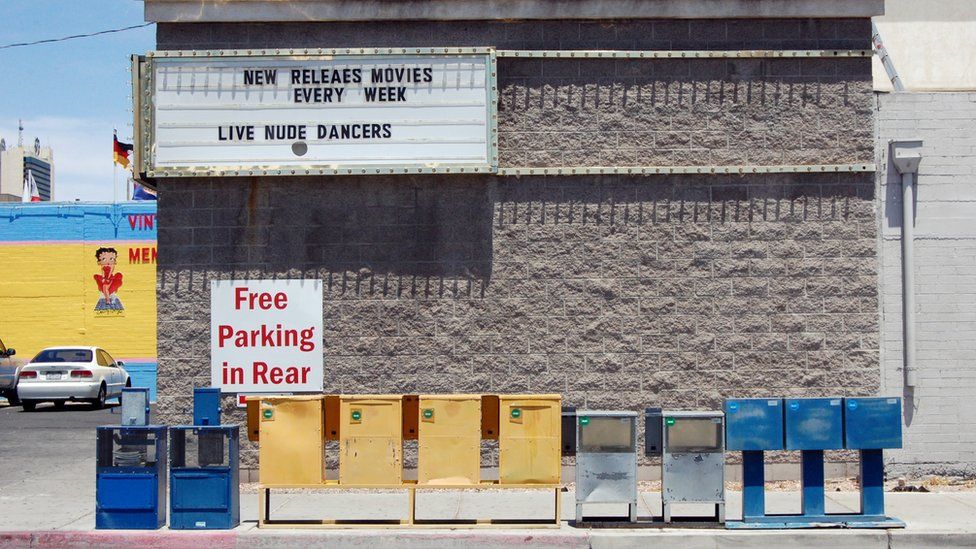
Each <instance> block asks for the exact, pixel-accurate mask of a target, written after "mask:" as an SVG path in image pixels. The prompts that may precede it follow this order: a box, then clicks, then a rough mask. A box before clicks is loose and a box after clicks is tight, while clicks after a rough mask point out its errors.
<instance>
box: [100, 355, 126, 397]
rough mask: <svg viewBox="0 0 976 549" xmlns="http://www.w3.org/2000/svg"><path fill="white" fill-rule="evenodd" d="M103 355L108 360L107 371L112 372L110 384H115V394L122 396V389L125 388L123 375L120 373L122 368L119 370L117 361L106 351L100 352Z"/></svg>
mask: <svg viewBox="0 0 976 549" xmlns="http://www.w3.org/2000/svg"><path fill="white" fill-rule="evenodd" d="M102 352H103V353H105V358H107V359H108V364H109V369H110V370H111V371H112V383H114V384H115V388H114V391H111V392H114V393H116V394H120V395H121V394H122V387H124V386H125V374H124V373H123V372H122V368H119V364H118V361H116V360H115V358H114V357H113V356H112V355H110V354H108V351H102Z"/></svg>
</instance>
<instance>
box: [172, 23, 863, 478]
mask: <svg viewBox="0 0 976 549" xmlns="http://www.w3.org/2000/svg"><path fill="white" fill-rule="evenodd" d="M869 28H870V25H869V23H868V22H867V21H866V20H857V21H845V20H842V21H790V20H771V21H768V22H760V21H728V22H726V21H693V22H689V21H645V22H639V23H623V22H607V23H589V22H533V23H510V22H509V23H505V22H472V23H432V22H425V23H400V24H385V23H383V24H374V23H370V24H322V23H316V24H312V23H309V24H295V25H249V24H225V25H205V24H185V25H183V24H160V25H159V30H158V36H157V38H158V42H159V44H158V45H159V47H160V48H161V49H192V48H217V47H228V48H230V47H253V48H258V47H279V46H280V47H312V46H314V47H349V46H362V47H366V46H377V47H382V46H404V45H407V46H409V45H416V46H458V45H495V46H497V47H499V48H510V49H538V48H567V49H572V48H587V47H600V48H619V49H669V48H676V49H690V48H693V49H704V48H714V49H740V48H744V49H777V48H811V49H813V48H859V49H860V48H867V47H868V46H869V38H870V32H869ZM870 68H871V67H870V60H869V59H866V58H864V59H809V60H802V61H801V60H768V59H767V60H749V61H733V60H729V61H720V62H716V61H710V60H687V61H671V60H654V61H652V60H641V61H621V62H612V61H607V60H591V61H568V62H567V61H557V60H545V61H541V60H536V61H527V60H511V59H509V60H500V62H499V80H500V86H501V101H500V105H499V109H500V112H499V118H500V120H499V128H500V133H501V135H500V139H499V142H500V156H501V162H502V164H503V165H505V166H516V165H533V166H559V165H566V164H572V165H614V164H652V165H688V164H692V165H694V164H697V165H707V164H758V165H770V164H793V163H795V164H819V163H847V162H863V163H870V162H872V161H873V144H872V137H873V136H872V132H871V128H872V127H873V111H872V108H873V98H872V94H871V83H870V77H871V75H870ZM160 191H161V192H160V202H159V216H160V226H161V227H162V228H161V229H160V239H159V240H160V255H159V269H160V271H159V287H158V293H159V303H160V307H159V309H160V313H159V320H160V322H159V340H160V342H159V355H160V382H159V383H160V390H161V397H160V402H159V413H160V416H161V417H160V419H161V421H165V422H177V421H185V420H186V418H187V417H188V416H189V400H190V388H191V387H192V386H193V385H205V384H207V383H209V368H210V363H209V348H208V346H209V327H210V326H209V281H210V280H211V279H213V278H235V277H236V278H243V277H254V278H267V277H286V276H287V277H317V278H321V279H322V280H323V281H324V284H325V288H326V289H325V299H326V301H325V311H324V316H325V318H324V322H325V337H326V341H325V348H326V376H325V377H326V381H325V387H324V389H325V390H326V391H329V392H343V391H345V392H373V391H376V392H394V393H406V392H420V391H425V392H439V391H444V392H488V391H491V392H523V391H526V392H559V393H562V394H563V395H564V396H565V402H566V404H571V405H577V406H587V407H593V408H629V409H640V408H643V407H644V406H648V405H655V404H656V405H662V406H665V407H671V408H716V407H718V406H719V405H720V402H721V399H722V398H724V397H726V396H732V395H737V396H749V395H756V396H760V395H777V396H779V395H783V396H788V395H810V396H813V395H828V394H873V393H875V392H876V391H877V389H878V386H879V383H880V370H879V366H878V365H879V359H878V346H879V343H878V330H879V328H878V302H877V266H876V241H877V222H876V216H875V198H874V180H873V177H872V176H871V175H866V174H861V175H856V174H824V175H790V174H787V175H778V176H760V175H752V176H741V177H740V176H734V177H731V176H709V175H701V176H683V177H666V176H649V177H636V176H599V177H598V176H587V177H583V176H580V177H546V178H543V177H522V178H514V177H512V178H498V177H490V176H436V177H364V178H350V177H344V178H298V179H288V178H265V179H262V178H241V179H198V180H179V181H161V182H160ZM228 405H230V403H228ZM231 417H232V418H235V419H237V420H242V419H243V415H242V414H240V413H239V412H237V413H235V414H232V416H231ZM255 454H256V453H255V452H254V451H253V448H252V447H251V446H247V448H246V451H245V453H244V461H245V464H246V465H248V466H253V465H254V463H255V460H256V455H255Z"/></svg>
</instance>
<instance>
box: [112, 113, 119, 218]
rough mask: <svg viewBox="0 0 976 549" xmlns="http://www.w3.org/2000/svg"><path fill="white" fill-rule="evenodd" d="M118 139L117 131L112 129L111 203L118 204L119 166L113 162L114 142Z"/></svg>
mask: <svg viewBox="0 0 976 549" xmlns="http://www.w3.org/2000/svg"><path fill="white" fill-rule="evenodd" d="M117 139H118V129H116V128H112V144H113V145H112V146H113V151H112V155H113V157H112V202H113V203H116V204H118V202H119V165H118V163H116V162H115V156H114V155H115V151H114V146H115V141H116V140H117Z"/></svg>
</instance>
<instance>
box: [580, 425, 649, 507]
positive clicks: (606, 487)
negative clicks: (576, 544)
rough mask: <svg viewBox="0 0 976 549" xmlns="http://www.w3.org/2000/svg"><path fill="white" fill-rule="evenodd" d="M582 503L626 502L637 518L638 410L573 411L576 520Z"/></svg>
mask: <svg viewBox="0 0 976 549" xmlns="http://www.w3.org/2000/svg"><path fill="white" fill-rule="evenodd" d="M584 503H626V504H627V505H628V518H627V520H629V521H630V522H636V521H637V412H630V411H617V412H606V411H599V412H597V411H577V412H576V522H577V523H581V522H583V504H584Z"/></svg>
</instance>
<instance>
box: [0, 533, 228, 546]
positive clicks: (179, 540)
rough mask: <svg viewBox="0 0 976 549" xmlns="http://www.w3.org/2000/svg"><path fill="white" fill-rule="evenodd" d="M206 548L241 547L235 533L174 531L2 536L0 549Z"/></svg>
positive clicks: (14, 534) (11, 534) (17, 534)
mask: <svg viewBox="0 0 976 549" xmlns="http://www.w3.org/2000/svg"><path fill="white" fill-rule="evenodd" d="M197 546H199V547H205V548H206V549H232V548H234V547H236V546H237V534H236V533H235V532H177V531H172V530H159V531H145V530H90V531H50V532H0V549H25V548H34V547H56V548H58V549H83V548H89V547H91V548H94V547H105V548H112V549H114V548H118V549H123V548H125V549H132V548H134V547H139V548H149V549H155V548H163V547H197Z"/></svg>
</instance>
